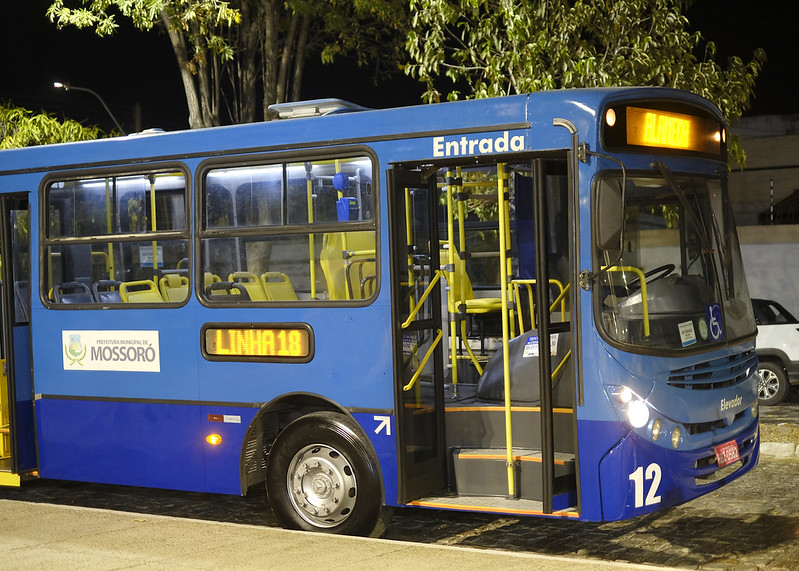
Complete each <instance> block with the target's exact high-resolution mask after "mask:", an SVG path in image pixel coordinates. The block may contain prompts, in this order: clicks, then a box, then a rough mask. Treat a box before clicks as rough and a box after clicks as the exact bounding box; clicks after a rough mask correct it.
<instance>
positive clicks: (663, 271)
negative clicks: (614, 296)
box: [626, 264, 677, 295]
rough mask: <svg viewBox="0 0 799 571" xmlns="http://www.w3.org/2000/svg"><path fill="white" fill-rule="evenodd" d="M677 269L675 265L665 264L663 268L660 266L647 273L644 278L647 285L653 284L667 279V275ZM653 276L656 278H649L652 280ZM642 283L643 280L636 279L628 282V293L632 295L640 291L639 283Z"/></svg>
mask: <svg viewBox="0 0 799 571" xmlns="http://www.w3.org/2000/svg"><path fill="white" fill-rule="evenodd" d="M676 267H677V266H675V265H674V264H663V265H662V266H658V267H657V268H654V269H651V270H649V271H648V272H646V273H645V274H644V278H645V279H646V281H647V283H652V282H654V281H657V280H659V279H662V278H665V277H666V276H667V275H669V274H670V273H671V272H673V271H674V268H676ZM652 276H655V278H654V279H652V280H650V279H649V278H651V277H652ZM640 281H641V278H635V279H634V280H632V281H630V282H628V283H627V285H626V288H627V291H628V292H630V293H632V292H633V291H635V290H636V289H639V288H640V287H641V284H640V283H639V282H640ZM628 295H629V294H628Z"/></svg>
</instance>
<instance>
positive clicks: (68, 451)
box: [36, 398, 206, 491]
mask: <svg viewBox="0 0 799 571" xmlns="http://www.w3.org/2000/svg"><path fill="white" fill-rule="evenodd" d="M200 414H201V408H200V407H198V406H184V405H173V404H162V403H150V402H109V401H96V400H84V399H78V400H73V399H50V398H43V399H40V400H39V401H38V402H37V404H36V417H37V423H38V426H39V462H40V473H41V475H42V477H44V478H58V479H64V480H79V481H86V482H101V483H110V484H123V485H129V486H152V487H157V488H174V489H181V490H191V491H205V489H206V486H205V481H204V480H205V478H204V469H203V446H202V444H203V442H202V440H201V439H200V438H199V436H200V434H201V431H200V425H201V417H200Z"/></svg>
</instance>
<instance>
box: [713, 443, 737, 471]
mask: <svg viewBox="0 0 799 571" xmlns="http://www.w3.org/2000/svg"><path fill="white" fill-rule="evenodd" d="M740 458H741V456H740V454H738V443H737V442H735V440H730V441H729V442H725V443H724V444H719V445H718V446H716V464H718V466H719V468H723V467H724V466H728V465H730V464H732V463H733V462H737V461H738V460H740Z"/></svg>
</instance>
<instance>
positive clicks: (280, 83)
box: [277, 13, 300, 103]
mask: <svg viewBox="0 0 799 571" xmlns="http://www.w3.org/2000/svg"><path fill="white" fill-rule="evenodd" d="M299 20H300V17H299V16H298V15H297V14H296V13H294V14H293V15H292V16H291V24H289V29H288V32H286V36H285V38H284V40H283V57H281V58H280V72H279V74H278V77H277V102H278V103H283V102H285V101H286V93H287V92H288V83H287V82H288V76H289V66H291V57H292V56H293V55H294V44H295V42H296V40H297V25H298V22H299Z"/></svg>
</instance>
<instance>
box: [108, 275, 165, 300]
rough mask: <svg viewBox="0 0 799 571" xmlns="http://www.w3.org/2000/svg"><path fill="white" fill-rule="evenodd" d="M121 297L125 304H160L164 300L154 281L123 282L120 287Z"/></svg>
mask: <svg viewBox="0 0 799 571" xmlns="http://www.w3.org/2000/svg"><path fill="white" fill-rule="evenodd" d="M119 296H120V297H121V298H122V301H123V302H125V303H159V302H163V301H164V298H163V297H161V294H160V293H159V292H158V286H156V285H155V282H154V281H153V280H138V281H133V282H122V283H121V284H120V285H119Z"/></svg>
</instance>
